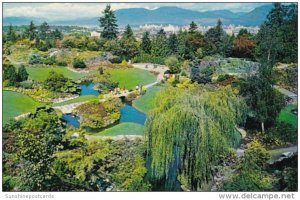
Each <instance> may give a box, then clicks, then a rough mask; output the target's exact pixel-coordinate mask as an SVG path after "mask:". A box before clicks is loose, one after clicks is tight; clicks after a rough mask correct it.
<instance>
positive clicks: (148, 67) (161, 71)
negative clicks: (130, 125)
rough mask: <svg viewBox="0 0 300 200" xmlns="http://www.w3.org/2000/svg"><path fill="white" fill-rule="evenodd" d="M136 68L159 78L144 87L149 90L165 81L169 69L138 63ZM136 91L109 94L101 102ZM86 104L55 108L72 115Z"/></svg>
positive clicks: (163, 66)
mask: <svg viewBox="0 0 300 200" xmlns="http://www.w3.org/2000/svg"><path fill="white" fill-rule="evenodd" d="M132 66H133V67H134V68H137V69H142V70H147V71H150V72H151V71H153V72H156V73H157V78H156V81H155V82H153V83H149V84H147V85H144V86H143V87H144V88H146V89H148V88H151V87H153V86H155V85H156V84H158V83H159V82H161V81H162V80H163V79H164V74H165V72H166V71H167V70H169V68H168V67H167V66H165V65H157V64H152V63H136V64H133V65H132ZM133 92H134V91H124V92H121V93H118V94H107V95H106V96H105V98H104V99H101V100H100V101H102V102H103V101H105V99H106V98H109V97H126V96H128V95H129V94H131V93H133ZM84 103H86V102H79V103H73V104H68V105H63V106H55V107H53V108H55V109H59V110H61V111H62V112H63V113H71V112H72V111H73V110H74V109H75V108H77V107H78V106H80V105H81V104H84Z"/></svg>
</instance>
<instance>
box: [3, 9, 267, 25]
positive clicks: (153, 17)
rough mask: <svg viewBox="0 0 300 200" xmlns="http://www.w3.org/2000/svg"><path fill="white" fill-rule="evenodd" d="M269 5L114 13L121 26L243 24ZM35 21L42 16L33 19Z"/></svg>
mask: <svg viewBox="0 0 300 200" xmlns="http://www.w3.org/2000/svg"><path fill="white" fill-rule="evenodd" d="M271 9H272V5H271V4H270V5H264V6H261V7H257V8H255V9H254V10H252V11H250V12H238V13H234V12H231V11H229V10H215V11H206V12H198V11H194V10H188V9H183V8H179V7H174V6H170V7H160V8H157V9H155V10H148V9H145V8H128V9H120V10H116V11H115V13H116V17H117V19H118V24H119V25H120V26H125V25H127V24H130V25H133V26H137V25H143V24H172V25H187V24H189V23H190V22H191V21H195V22H196V23H199V24H201V25H204V26H211V25H215V24H216V22H217V20H218V19H221V20H222V22H223V24H225V25H228V24H235V25H244V26H259V25H261V24H262V23H263V22H264V21H265V19H266V16H267V14H268V13H269V11H270V10H271ZM30 20H31V19H29V18H23V17H5V18H4V19H3V22H4V25H9V24H13V25H24V24H29V22H30ZM33 20H34V21H36V22H37V23H40V22H41V21H43V20H42V19H33ZM98 20H99V17H94V18H79V19H76V20H61V21H49V23H50V24H51V25H76V26H98V25H99V22H98Z"/></svg>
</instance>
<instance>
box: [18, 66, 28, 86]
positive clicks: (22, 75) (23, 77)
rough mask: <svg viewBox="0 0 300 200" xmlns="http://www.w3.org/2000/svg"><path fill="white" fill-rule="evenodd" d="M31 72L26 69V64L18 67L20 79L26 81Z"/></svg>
mask: <svg viewBox="0 0 300 200" xmlns="http://www.w3.org/2000/svg"><path fill="white" fill-rule="evenodd" d="M28 76H29V74H28V73H27V71H26V68H25V66H24V65H21V66H20V67H19V69H18V81H19V82H21V81H26V80H27V79H28Z"/></svg>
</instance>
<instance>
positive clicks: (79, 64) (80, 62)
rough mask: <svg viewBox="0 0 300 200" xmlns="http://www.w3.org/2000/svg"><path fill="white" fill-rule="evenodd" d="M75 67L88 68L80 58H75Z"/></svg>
mask: <svg viewBox="0 0 300 200" xmlns="http://www.w3.org/2000/svg"><path fill="white" fill-rule="evenodd" d="M73 67H74V68H86V65H85V63H84V61H83V60H82V59H80V58H75V59H74V60H73Z"/></svg>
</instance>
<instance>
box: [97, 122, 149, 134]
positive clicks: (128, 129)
mask: <svg viewBox="0 0 300 200" xmlns="http://www.w3.org/2000/svg"><path fill="white" fill-rule="evenodd" d="M143 133H144V126H143V125H140V124H136V123H131V122H126V123H121V124H118V125H116V126H113V127H111V128H108V129H105V130H104V131H101V132H100V133H97V134H93V136H116V135H143Z"/></svg>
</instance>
